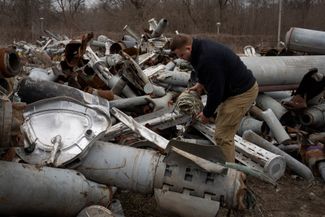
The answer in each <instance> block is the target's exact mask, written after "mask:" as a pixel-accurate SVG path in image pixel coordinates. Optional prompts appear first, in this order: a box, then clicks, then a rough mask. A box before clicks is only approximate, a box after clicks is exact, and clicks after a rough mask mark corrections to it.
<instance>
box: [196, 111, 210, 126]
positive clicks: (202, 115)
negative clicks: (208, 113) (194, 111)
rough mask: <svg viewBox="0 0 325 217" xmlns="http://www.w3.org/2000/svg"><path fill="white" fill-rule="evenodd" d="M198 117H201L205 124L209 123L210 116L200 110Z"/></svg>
mask: <svg viewBox="0 0 325 217" xmlns="http://www.w3.org/2000/svg"><path fill="white" fill-rule="evenodd" d="M196 118H197V119H199V120H200V121H201V122H202V123H203V124H207V123H209V118H207V117H205V115H204V114H203V112H200V113H199V114H198V115H197V116H196Z"/></svg>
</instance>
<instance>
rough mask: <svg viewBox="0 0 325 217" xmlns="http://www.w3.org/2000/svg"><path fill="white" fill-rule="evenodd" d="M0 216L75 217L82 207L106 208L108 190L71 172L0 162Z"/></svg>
mask: <svg viewBox="0 0 325 217" xmlns="http://www.w3.org/2000/svg"><path fill="white" fill-rule="evenodd" d="M0 177H1V178H0V180H1V184H0V197H1V198H2V201H1V203H0V214H1V216H5V215H9V216H29V215H30V216H64V217H74V216H76V215H77V214H78V212H80V210H81V209H82V208H84V207H85V206H89V205H92V204H98V205H102V206H108V205H109V203H110V200H111V197H112V192H111V189H110V188H108V187H107V186H105V185H100V184H97V183H94V182H92V181H89V180H86V179H85V177H84V176H83V175H82V174H80V173H78V172H76V171H73V170H67V169H57V168H50V167H39V166H33V165H29V164H20V163H14V162H6V161H0Z"/></svg>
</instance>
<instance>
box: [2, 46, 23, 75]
mask: <svg viewBox="0 0 325 217" xmlns="http://www.w3.org/2000/svg"><path fill="white" fill-rule="evenodd" d="M20 69H21V64H20V58H19V56H18V55H17V53H16V52H15V51H14V50H12V49H9V48H0V75H1V76H2V77H5V78H10V77H14V76H16V75H18V73H19V72H20Z"/></svg>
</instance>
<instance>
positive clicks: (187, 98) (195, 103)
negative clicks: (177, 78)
mask: <svg viewBox="0 0 325 217" xmlns="http://www.w3.org/2000/svg"><path fill="white" fill-rule="evenodd" d="M175 109H176V111H178V112H180V113H184V114H187V115H191V116H196V115H197V114H198V113H200V112H201V111H202V109H203V103H202V101H201V98H200V96H199V95H198V94H197V93H196V92H187V91H186V92H183V93H181V95H179V97H178V98H177V101H176V104H175Z"/></svg>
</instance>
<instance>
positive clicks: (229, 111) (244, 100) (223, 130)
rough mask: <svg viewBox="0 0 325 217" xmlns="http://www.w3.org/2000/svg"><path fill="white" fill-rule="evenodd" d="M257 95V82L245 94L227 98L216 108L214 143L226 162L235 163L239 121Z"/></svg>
mask: <svg viewBox="0 0 325 217" xmlns="http://www.w3.org/2000/svg"><path fill="white" fill-rule="evenodd" d="M257 94H258V85H257V82H256V83H255V84H254V85H253V87H251V88H250V89H249V90H247V91H246V92H244V93H242V94H240V95H236V96H232V97H229V98H228V99H226V100H225V101H224V102H223V103H222V104H220V105H219V107H218V110H217V111H218V113H217V117H216V120H215V124H216V128H215V141H216V144H217V145H218V146H220V148H221V150H222V152H223V154H224V156H225V161H226V162H235V143H234V137H235V134H236V132H237V130H238V128H239V126H240V122H241V119H242V118H243V117H244V115H245V114H246V112H247V111H248V110H249V108H250V107H251V105H252V104H253V102H254V101H255V99H256V97H257Z"/></svg>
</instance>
